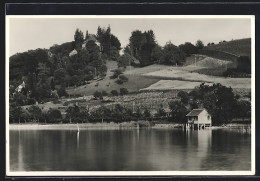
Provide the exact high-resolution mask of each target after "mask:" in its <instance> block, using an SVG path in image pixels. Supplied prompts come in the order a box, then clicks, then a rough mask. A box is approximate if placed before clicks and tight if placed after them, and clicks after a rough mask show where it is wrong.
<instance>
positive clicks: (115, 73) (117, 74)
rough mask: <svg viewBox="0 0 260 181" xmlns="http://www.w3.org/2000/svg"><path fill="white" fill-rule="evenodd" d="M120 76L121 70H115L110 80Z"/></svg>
mask: <svg viewBox="0 0 260 181" xmlns="http://www.w3.org/2000/svg"><path fill="white" fill-rule="evenodd" d="M121 74H122V70H121V69H116V70H114V73H113V75H112V76H110V79H116V78H117V77H118V76H119V75H121Z"/></svg>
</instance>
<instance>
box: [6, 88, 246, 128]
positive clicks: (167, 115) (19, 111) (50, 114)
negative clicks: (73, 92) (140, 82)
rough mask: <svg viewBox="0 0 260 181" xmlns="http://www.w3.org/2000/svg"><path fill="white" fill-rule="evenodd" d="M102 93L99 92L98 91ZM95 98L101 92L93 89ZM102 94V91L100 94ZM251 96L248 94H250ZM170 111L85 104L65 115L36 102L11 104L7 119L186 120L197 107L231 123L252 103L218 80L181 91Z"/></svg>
mask: <svg viewBox="0 0 260 181" xmlns="http://www.w3.org/2000/svg"><path fill="white" fill-rule="evenodd" d="M101 95H102V94H101ZM94 96H96V98H101V97H100V94H96V93H94ZM103 96H105V95H103ZM249 98H250V97H249ZM168 108H169V111H168V112H166V111H165V108H164V107H163V106H159V107H158V108H157V110H156V112H155V113H152V112H151V110H149V109H147V108H145V109H143V110H141V109H140V108H139V107H136V108H135V109H131V108H126V107H124V106H122V105H120V104H114V105H113V106H112V107H108V106H105V105H101V107H99V108H97V109H95V110H92V111H89V109H88V108H87V107H82V106H78V105H74V106H69V107H67V109H66V111H65V117H64V116H62V114H61V111H60V110H58V109H49V110H48V111H42V110H41V109H40V108H39V107H38V106H35V105H33V106H30V107H29V108H27V110H24V109H23V108H22V107H20V106H10V123H13V122H16V123H17V122H31V121H34V122H45V123H57V122H63V123H87V122H112V121H113V122H117V123H120V122H125V121H134V120H148V121H155V120H157V121H160V120H168V121H169V122H179V123H186V121H187V119H186V115H187V113H188V112H189V111H191V110H193V109H197V108H205V109H206V110H207V111H208V112H209V113H210V114H211V116H212V123H213V125H221V124H227V123H230V122H231V121H232V120H233V119H234V118H242V119H245V118H250V115H251V103H250V101H247V100H244V99H241V98H240V97H239V96H238V95H235V94H234V93H233V90H232V88H228V87H225V86H223V85H221V84H213V85H211V86H210V85H205V84H204V83H203V84H201V85H200V86H198V87H196V88H195V89H193V90H192V91H190V92H186V91H180V92H179V93H178V95H177V99H174V100H172V101H170V102H169V104H168Z"/></svg>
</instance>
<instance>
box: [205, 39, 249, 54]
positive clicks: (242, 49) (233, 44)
mask: <svg viewBox="0 0 260 181" xmlns="http://www.w3.org/2000/svg"><path fill="white" fill-rule="evenodd" d="M206 50H211V51H218V52H224V53H229V54H233V55H235V56H249V57H250V56H251V38H245V39H239V40H232V41H228V42H222V43H219V44H216V45H211V46H206V47H204V48H203V51H206Z"/></svg>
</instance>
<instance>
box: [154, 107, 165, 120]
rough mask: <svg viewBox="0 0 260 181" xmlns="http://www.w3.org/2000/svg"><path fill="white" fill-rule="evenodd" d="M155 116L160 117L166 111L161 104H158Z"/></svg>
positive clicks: (163, 115)
mask: <svg viewBox="0 0 260 181" xmlns="http://www.w3.org/2000/svg"><path fill="white" fill-rule="evenodd" d="M155 116H156V117H160V118H161V119H162V118H163V117H165V116H166V111H165V110H164V109H163V106H162V105H160V106H159V109H158V110H157V112H156V114H155Z"/></svg>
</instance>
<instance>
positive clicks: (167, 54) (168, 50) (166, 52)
mask: <svg viewBox="0 0 260 181" xmlns="http://www.w3.org/2000/svg"><path fill="white" fill-rule="evenodd" d="M161 59H162V61H161V63H163V64H169V65H176V64H177V65H181V64H183V63H184V62H185V54H184V52H183V51H181V50H180V49H179V48H178V47H177V46H175V45H173V44H172V43H171V42H168V43H166V45H165V46H164V47H163V51H162V57H161Z"/></svg>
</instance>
